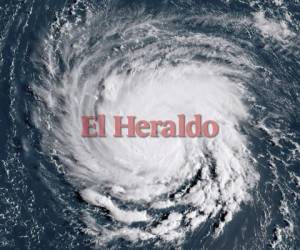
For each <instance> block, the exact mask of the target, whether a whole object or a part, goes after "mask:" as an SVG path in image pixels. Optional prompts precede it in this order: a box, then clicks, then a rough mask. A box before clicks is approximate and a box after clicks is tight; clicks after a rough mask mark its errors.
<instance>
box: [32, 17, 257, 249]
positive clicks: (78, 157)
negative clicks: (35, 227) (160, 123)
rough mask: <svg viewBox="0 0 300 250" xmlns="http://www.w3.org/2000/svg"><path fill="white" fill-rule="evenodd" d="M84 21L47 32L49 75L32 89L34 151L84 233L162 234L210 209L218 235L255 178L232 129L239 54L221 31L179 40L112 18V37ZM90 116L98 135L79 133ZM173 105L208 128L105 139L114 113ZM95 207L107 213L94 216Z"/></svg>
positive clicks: (241, 92) (172, 233)
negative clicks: (53, 160)
mask: <svg viewBox="0 0 300 250" xmlns="http://www.w3.org/2000/svg"><path fill="white" fill-rule="evenodd" d="M97 21H98V22H99V19H97ZM86 25H87V27H85V28H78V27H77V26H76V25H74V26H72V25H70V24H69V26H68V27H66V29H67V31H68V36H67V35H66V36H63V35H61V38H60V42H59V43H58V42H56V41H55V39H54V38H53V37H49V39H46V42H45V44H44V48H43V50H42V51H41V54H42V56H43V59H44V61H42V62H41V64H42V66H43V67H46V68H47V69H48V72H47V74H45V75H44V78H43V83H44V84H43V85H41V86H39V87H36V88H35V92H36V94H37V96H38V97H39V100H43V102H40V103H43V104H44V105H42V106H39V108H38V109H37V112H36V114H38V115H39V116H40V117H42V119H38V118H36V117H34V121H35V122H36V124H37V127H39V128H40V129H41V130H42V131H41V132H42V134H43V148H44V150H45V151H46V152H49V153H50V154H51V155H53V154H54V155H55V156H57V157H58V158H59V160H60V162H61V163H62V168H63V169H64V173H65V175H66V178H67V179H68V180H69V181H70V182H71V183H72V184H73V185H74V191H75V190H79V194H80V196H81V197H82V199H83V200H84V201H85V202H87V204H88V205H87V206H86V208H85V209H86V211H85V213H84V214H85V216H83V220H84V222H85V225H86V227H85V232H87V233H88V234H90V235H91V236H93V237H95V238H96V241H97V242H98V243H99V244H101V245H106V244H108V243H109V242H110V241H112V240H114V239H117V238H126V239H127V240H129V241H132V242H136V241H139V240H145V241H146V240H150V239H155V240H163V241H167V242H173V241H178V240H182V239H184V237H185V236H186V234H187V233H188V232H191V231H193V230H195V229H196V228H198V227H199V226H200V225H202V224H204V223H206V222H207V221H208V219H209V218H213V219H214V220H215V227H214V232H212V233H214V234H215V235H218V234H219V233H220V232H222V229H223V227H224V225H225V224H226V223H227V222H229V221H230V220H231V219H232V217H233V215H234V214H235V213H236V212H237V211H239V209H240V205H241V204H242V203H243V202H247V201H248V200H249V199H250V195H249V192H250V189H251V188H252V187H253V185H254V184H255V182H256V180H257V179H258V177H257V174H256V172H255V170H254V169H253V167H252V166H251V165H250V164H249V157H250V153H249V152H248V150H247V139H246V138H245V137H244V136H243V135H242V134H241V132H240V129H239V127H240V124H241V122H243V121H245V120H246V119H248V118H249V114H248V111H247V108H246V106H245V104H244V99H245V98H246V96H247V95H248V93H247V90H246V88H244V82H243V78H245V79H246V77H249V74H248V73H247V72H245V71H244V69H245V68H246V67H245V65H247V64H248V65H250V64H251V62H250V60H249V58H248V57H247V55H244V54H243V52H242V50H241V49H240V48H239V47H238V46H236V45H234V44H232V43H230V42H228V41H226V40H225V39H221V38H216V37H210V36H206V35H203V34H194V33H185V34H186V35H185V36H182V37H178V36H177V35H176V33H172V31H167V30H160V29H159V28H158V27H156V26H155V25H152V24H151V23H144V24H139V25H137V26H135V29H134V30H133V29H132V27H131V26H130V24H128V26H126V25H120V27H119V30H117V31H116V34H115V35H112V34H111V31H110V30H105V29H104V30H101V31H99V34H95V30H94V29H93V28H91V27H90V26H93V21H89V22H87V24H86ZM83 34H84V35H83ZM95 37H101V39H100V38H99V41H98V42H92V41H94V40H95ZM208 45H209V46H208ZM225 62H227V63H225ZM228 62H229V63H228ZM61 64H63V65H64V67H61ZM233 66H234V67H233ZM249 67H250V66H249ZM232 68H234V69H235V70H232ZM100 113H101V114H105V115H106V137H101V138H99V137H91V138H83V137H81V129H82V127H81V117H82V116H88V115H97V114H100ZM178 114H185V116H186V118H187V119H191V118H193V115H194V114H201V116H202V117H203V119H213V120H215V121H217V123H218V124H219V127H220V131H219V134H218V136H216V137H215V138H210V139H207V138H202V137H196V138H187V137H171V138H162V137H159V136H158V137H155V138H154V137H147V138H139V137H135V138H130V137H127V136H123V137H119V138H116V137H114V136H113V134H114V129H115V125H114V119H113V116H123V117H126V116H128V115H132V116H135V117H137V118H141V119H143V120H147V121H150V120H173V121H176V120H177V118H178V117H177V116H178ZM42 120H45V121H46V123H43V122H42ZM90 206H93V207H94V206H95V207H101V208H102V209H101V211H100V212H99V211H98V212H95V211H94V210H93V211H91V210H89V209H88V208H89V207H90ZM166 211H167V212H166ZM103 213H105V214H106V215H109V216H110V217H111V218H112V220H109V221H105V222H103V223H98V218H99V216H100V217H101V216H103ZM136 222H139V223H136ZM100 234H101V237H99V235H100Z"/></svg>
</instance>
